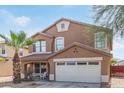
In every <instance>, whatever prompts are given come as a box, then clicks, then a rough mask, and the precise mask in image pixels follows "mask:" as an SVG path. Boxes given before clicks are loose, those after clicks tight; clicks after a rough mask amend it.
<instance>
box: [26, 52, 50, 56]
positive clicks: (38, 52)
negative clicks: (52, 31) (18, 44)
mask: <svg viewBox="0 0 124 93" xmlns="http://www.w3.org/2000/svg"><path fill="white" fill-rule="evenodd" d="M50 53H52V51H50V52H32V53H29V54H28V55H26V56H30V55H33V54H50Z"/></svg>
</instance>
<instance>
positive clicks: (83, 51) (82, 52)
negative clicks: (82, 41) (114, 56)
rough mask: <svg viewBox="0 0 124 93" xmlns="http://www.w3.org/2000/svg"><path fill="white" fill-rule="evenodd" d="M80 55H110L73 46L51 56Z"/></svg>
mask: <svg viewBox="0 0 124 93" xmlns="http://www.w3.org/2000/svg"><path fill="white" fill-rule="evenodd" d="M82 57H108V58H111V57H110V56H106V55H103V54H101V53H98V52H94V51H91V50H88V49H85V48H81V47H79V46H73V47H71V48H69V49H67V50H65V51H63V52H60V53H58V54H57V55H55V56H53V57H51V58H50V59H54V58H82Z"/></svg>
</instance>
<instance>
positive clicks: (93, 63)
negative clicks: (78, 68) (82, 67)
mask: <svg viewBox="0 0 124 93" xmlns="http://www.w3.org/2000/svg"><path fill="white" fill-rule="evenodd" d="M88 65H99V62H89V63H88Z"/></svg>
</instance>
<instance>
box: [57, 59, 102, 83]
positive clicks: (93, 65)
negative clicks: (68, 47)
mask: <svg viewBox="0 0 124 93" xmlns="http://www.w3.org/2000/svg"><path fill="white" fill-rule="evenodd" d="M55 71H56V81H71V82H92V83H99V82H100V77H101V63H100V62H98V61H96V62H84V61H83V62H81V61H80V62H75V61H72V62H71V61H68V62H56V70H55Z"/></svg>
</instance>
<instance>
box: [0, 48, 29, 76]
mask: <svg viewBox="0 0 124 93" xmlns="http://www.w3.org/2000/svg"><path fill="white" fill-rule="evenodd" d="M14 53H15V51H14V48H12V47H10V46H6V57H7V59H8V61H5V62H0V77H7V76H12V75H13V62H12V59H13V56H14ZM23 54H24V55H27V54H28V50H27V49H25V50H24V53H23Z"/></svg>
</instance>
